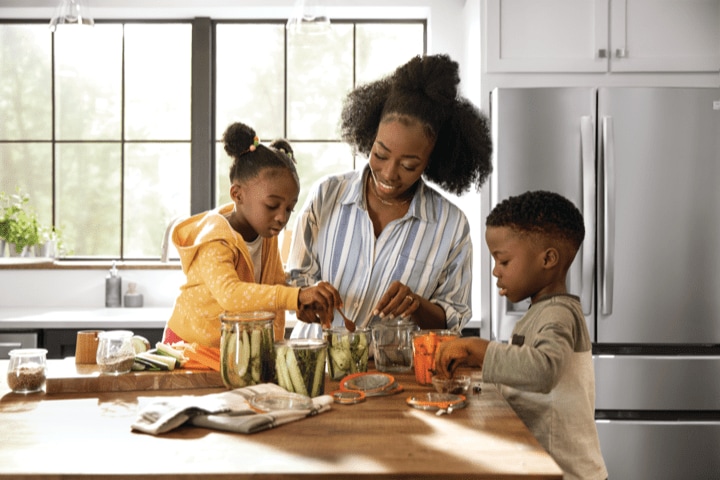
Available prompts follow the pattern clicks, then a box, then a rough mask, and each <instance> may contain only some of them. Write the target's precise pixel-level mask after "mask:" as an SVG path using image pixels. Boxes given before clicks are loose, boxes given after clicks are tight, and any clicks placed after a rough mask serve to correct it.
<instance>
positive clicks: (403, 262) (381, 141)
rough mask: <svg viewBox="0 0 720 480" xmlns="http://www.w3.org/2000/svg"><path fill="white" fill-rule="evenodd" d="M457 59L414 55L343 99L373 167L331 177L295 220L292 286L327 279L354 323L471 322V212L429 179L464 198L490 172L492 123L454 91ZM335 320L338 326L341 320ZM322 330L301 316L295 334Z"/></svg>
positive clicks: (345, 129)
mask: <svg viewBox="0 0 720 480" xmlns="http://www.w3.org/2000/svg"><path fill="white" fill-rule="evenodd" d="M459 82H460V78H459V73H458V64H457V63H456V62H454V61H453V60H451V59H450V58H449V57H448V56H446V55H433V56H424V57H420V56H418V57H415V58H413V59H412V60H410V61H409V62H408V63H406V64H405V65H402V66H401V67H399V68H398V69H397V70H396V71H395V72H394V73H393V74H392V75H390V76H388V77H386V78H383V79H381V80H378V81H376V82H373V83H370V84H367V85H364V86H360V87H358V88H357V89H355V90H354V91H352V92H351V93H350V94H349V95H348V97H347V98H346V101H345V104H344V106H343V112H342V119H341V120H342V122H341V127H342V137H343V140H345V141H346V142H348V143H349V144H350V145H351V146H352V147H354V148H355V149H357V150H358V151H359V152H360V153H362V154H364V155H367V156H368V164H367V165H366V166H364V167H363V168H362V169H361V170H359V171H352V172H348V173H345V174H341V175H336V176H332V177H328V178H326V179H324V180H322V181H321V182H319V183H318V184H317V185H315V186H314V187H313V191H312V192H311V195H310V197H309V199H308V202H307V204H306V205H305V206H304V208H303V211H302V212H301V214H300V215H299V216H298V219H297V223H296V228H295V230H294V235H293V242H292V245H291V248H290V257H289V259H288V269H289V276H290V281H291V283H292V284H294V285H297V286H308V285H313V284H315V283H316V282H318V281H321V280H322V281H325V282H328V283H330V284H331V285H333V286H334V287H335V288H336V289H337V290H338V292H339V293H340V296H341V297H342V299H343V304H344V307H345V313H346V314H347V315H348V316H349V317H351V318H354V320H355V322H356V324H357V325H358V326H369V325H370V324H371V323H372V322H373V321H376V320H377V319H381V318H397V317H405V318H406V317H410V318H412V319H413V320H414V321H415V322H416V323H417V324H418V325H419V326H420V327H421V328H462V326H463V325H465V324H466V323H467V321H468V320H470V317H471V310H470V292H471V270H472V245H471V240H470V230H469V225H468V222H467V218H466V217H465V215H464V214H463V212H462V211H460V209H458V208H457V207H456V206H455V205H454V204H452V203H451V202H450V201H448V200H447V199H446V198H444V197H443V196H442V195H441V194H440V193H439V192H438V191H437V190H435V189H434V188H433V187H431V186H430V185H428V183H426V180H429V181H431V182H433V183H435V184H436V185H438V186H440V187H442V188H443V189H444V190H446V191H447V192H450V193H454V194H460V193H462V192H465V191H467V190H468V189H469V187H470V186H471V185H472V184H475V185H476V186H477V188H479V187H480V186H481V185H482V184H483V183H484V182H485V180H486V179H487V177H488V175H489V174H490V172H491V170H492V166H491V163H490V155H491V153H492V142H491V138H490V133H489V129H488V122H487V118H486V117H485V116H484V115H482V114H481V113H480V112H479V111H478V110H477V109H476V108H475V107H474V106H473V105H472V104H471V103H470V102H468V101H467V100H465V99H462V98H460V97H458V93H457V87H458V84H459ZM333 325H342V320H341V318H340V317H339V316H338V315H336V316H335V319H334V320H333ZM319 335H321V331H320V326H319V325H317V324H311V325H309V324H303V323H298V324H297V325H296V327H295V329H294V330H293V334H292V336H293V337H313V336H319Z"/></svg>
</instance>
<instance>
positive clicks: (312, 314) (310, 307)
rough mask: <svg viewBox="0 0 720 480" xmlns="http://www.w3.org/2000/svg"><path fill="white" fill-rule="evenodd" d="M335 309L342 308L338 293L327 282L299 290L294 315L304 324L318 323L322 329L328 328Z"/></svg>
mask: <svg viewBox="0 0 720 480" xmlns="http://www.w3.org/2000/svg"><path fill="white" fill-rule="evenodd" d="M336 307H342V300H341V299H340V293H339V292H338V291H337V289H336V288H335V287H333V286H332V285H330V284H329V283H328V282H318V283H317V284H316V285H313V286H311V287H303V288H301V289H300V294H299V295H298V309H297V314H296V315H297V318H298V319H299V320H301V321H303V322H305V323H320V324H322V327H323V328H329V327H330V326H331V325H332V320H333V316H334V315H335V312H334V310H335V308H336Z"/></svg>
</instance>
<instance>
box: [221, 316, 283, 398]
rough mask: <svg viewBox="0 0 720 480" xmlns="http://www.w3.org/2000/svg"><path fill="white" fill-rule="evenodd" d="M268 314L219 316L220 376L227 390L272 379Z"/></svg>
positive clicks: (273, 361) (271, 323) (272, 351)
mask: <svg viewBox="0 0 720 480" xmlns="http://www.w3.org/2000/svg"><path fill="white" fill-rule="evenodd" d="M274 320H275V314H274V313H271V312H244V313H230V312H225V313H223V314H222V315H220V323H221V330H220V376H221V378H222V381H223V383H224V384H225V386H226V387H227V388H241V387H247V386H248V385H257V384H258V383H267V382H273V381H274V380H275V346H274V345H275V335H274V333H273V321H274Z"/></svg>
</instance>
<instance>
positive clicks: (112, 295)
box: [105, 262, 122, 308]
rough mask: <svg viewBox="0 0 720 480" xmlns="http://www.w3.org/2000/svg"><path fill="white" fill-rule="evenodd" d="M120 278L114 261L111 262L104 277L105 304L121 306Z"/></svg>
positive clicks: (107, 305)
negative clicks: (110, 266) (108, 270)
mask: <svg viewBox="0 0 720 480" xmlns="http://www.w3.org/2000/svg"><path fill="white" fill-rule="evenodd" d="M121 300H122V278H120V274H119V273H118V270H117V267H116V265H115V262H113V264H112V268H111V269H110V272H108V275H107V277H105V306H106V307H113V308H114V307H121V306H122V303H121Z"/></svg>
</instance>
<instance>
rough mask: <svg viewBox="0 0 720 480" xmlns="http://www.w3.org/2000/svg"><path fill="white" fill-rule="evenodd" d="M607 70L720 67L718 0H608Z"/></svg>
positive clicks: (665, 70)
mask: <svg viewBox="0 0 720 480" xmlns="http://www.w3.org/2000/svg"><path fill="white" fill-rule="evenodd" d="M610 12H611V13H610V19H611V21H610V45H611V49H610V50H611V51H610V54H611V62H610V70H611V71H613V72H716V71H718V70H720V0H612V4H611V7H610Z"/></svg>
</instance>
